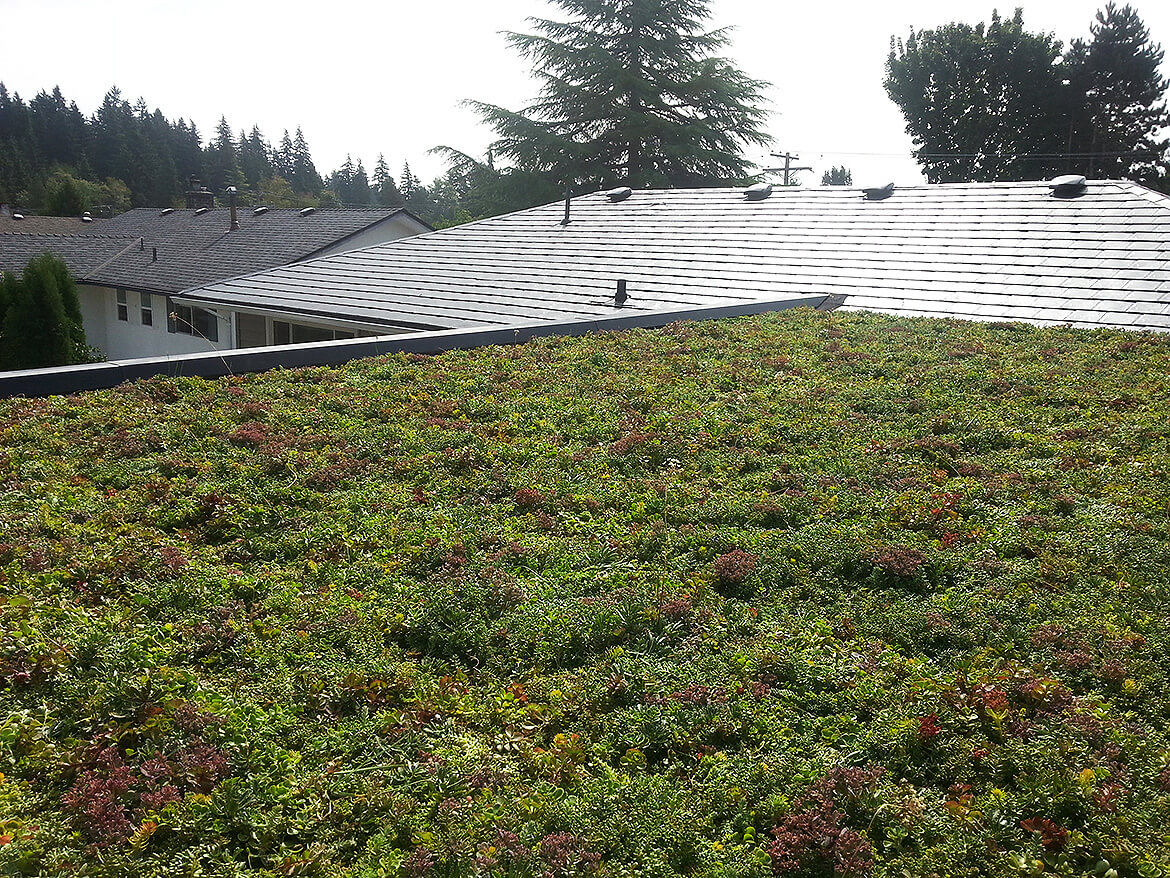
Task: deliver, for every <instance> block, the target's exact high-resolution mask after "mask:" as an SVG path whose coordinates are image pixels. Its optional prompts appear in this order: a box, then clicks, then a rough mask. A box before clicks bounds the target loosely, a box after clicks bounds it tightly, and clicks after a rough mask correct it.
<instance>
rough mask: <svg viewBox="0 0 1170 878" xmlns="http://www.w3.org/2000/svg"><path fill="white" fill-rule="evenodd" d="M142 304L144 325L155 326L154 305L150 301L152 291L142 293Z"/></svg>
mask: <svg viewBox="0 0 1170 878" xmlns="http://www.w3.org/2000/svg"><path fill="white" fill-rule="evenodd" d="M139 296H140V297H141V304H142V325H143V326H154V306H153V305H152V304H151V301H150V293H140V294H139Z"/></svg>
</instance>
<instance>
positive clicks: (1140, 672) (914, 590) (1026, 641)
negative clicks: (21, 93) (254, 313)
mask: <svg viewBox="0 0 1170 878" xmlns="http://www.w3.org/2000/svg"><path fill="white" fill-rule="evenodd" d="M1168 372H1170V340H1168V339H1166V338H1164V337H1161V336H1149V335H1136V334H1127V335H1122V334H1116V333H1106V332H1085V331H1072V330H1037V329H1030V328H1024V327H1020V326H1015V325H986V326H981V325H972V324H966V323H946V322H929V321H910V320H897V319H892V318H885V317H878V316H872V315H845V314H835V315H823V314H816V313H811V312H804V311H802V312H787V313H784V314H780V315H773V316H768V317H761V318H753V319H745V320H736V321H721V322H711V323H688V324H679V325H675V326H671V327H668V328H666V329H664V330H661V331H656V332H628V333H620V334H607V335H600V336H589V337H586V338H578V339H551V340H544V341H540V342H534V343H532V344H528V345H525V346H522V347H515V348H495V349H484V350H478V351H471V352H455V353H449V354H445V355H442V356H436V357H420V356H399V357H391V358H386V359H381V360H371V361H365V362H360V363H354V364H352V365H350V366H347V367H345V368H342V369H324V368H321V369H306V370H301V371H294V372H283V373H273V374H267V375H259V376H241V377H239V378H234V379H228V380H223V381H202V380H194V379H191V380H152V381H144V382H139V383H137V384H133V385H126V386H123V387H120V388H117V389H115V390H111V391H108V392H102V393H93V394H86V395H84V396H77V397H69V398H61V397H56V398H51V399H45V400H15V401H8V402H3V403H0V489H2V494H0V514H2V516H3V522H4V527H3V532H2V534H0V595H2V597H0V686H2V690H0V692H2V694H0V772H2V775H0V872H2V873H3V874H8V875H63V874H69V875H79V876H115V875H119V876H120V875H128V874H132V875H143V876H147V875H149V876H200V875H215V876H228V875H264V876H278V875H282V876H292V875H305V876H330V878H332V876H354V878H375V876H404V878H423V876H428V875H429V876H436V878H439V876H469V875H491V876H516V878H520V876H542V878H561V876H566V878H567V876H576V875H598V876H615V878H617V876H663V878H666V876H675V875H702V876H710V878H732V876H757V878H764V876H768V875H777V876H787V875H792V876H827V875H845V876H869V875H872V876H927V875H936V876H964V875H988V874H993V875H1020V876H1022V875H1040V874H1056V875H1070V876H1088V875H1097V876H1107V878H1117V876H1161V875H1167V874H1170V836H1168V830H1167V827H1170V733H1168V730H1167V722H1168V719H1170V695H1168V690H1167V674H1168V673H1170V657H1168V656H1170V649H1168V646H1170V644H1168V643H1167V633H1168V632H1167V611H1166V607H1167V599H1168V584H1170V539H1168V533H1167V528H1168V512H1170V479H1168V477H1167V472H1168V468H1170V441H1168V431H1170V393H1168V391H1170V381H1168V379H1167V377H1166V376H1167V374H1168Z"/></svg>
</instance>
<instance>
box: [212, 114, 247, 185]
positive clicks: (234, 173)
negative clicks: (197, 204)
mask: <svg viewBox="0 0 1170 878" xmlns="http://www.w3.org/2000/svg"><path fill="white" fill-rule="evenodd" d="M243 176H244V175H243V173H242V172H241V171H240V162H239V157H238V147H237V145H236V141H235V137H234V135H233V134H232V128H231V126H230V125H228V122H227V119H225V118H224V117H222V116H221V117H220V119H219V124H218V125H216V126H215V140H213V141H212V142H211V145H210V146H209V147H208V149H207V157H206V176H205V179H206V180H207V185H208V188H210V189H211V191H212V192H216V193H219V192H222V191H223V190H224V189H226V188H227V187H229V186H239V185H240V184H241V183H242V182H243Z"/></svg>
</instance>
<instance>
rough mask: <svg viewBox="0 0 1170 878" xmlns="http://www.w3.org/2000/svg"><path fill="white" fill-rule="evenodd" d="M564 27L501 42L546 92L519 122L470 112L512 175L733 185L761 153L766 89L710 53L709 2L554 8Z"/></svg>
mask: <svg viewBox="0 0 1170 878" xmlns="http://www.w3.org/2000/svg"><path fill="white" fill-rule="evenodd" d="M552 2H553V4H554V5H555V6H557V7H559V8H560V9H561V10H562V11H564V12H565V13H567V15H568V16H569V18H568V20H567V21H552V20H548V19H540V18H538V19H531V20H530V21H531V24H532V26H533V28H534V29H535V31H536V33H534V34H519V33H511V34H509V35H508V39H509V42H510V43H511V44H512V45H513V46H514V47H515V48H516V49H518V50H519V51H520V53H521V54H522V55H524V56H525V57H527V58H529V59H531V60H532V62H533V64H534V67H535V70H536V74H537V76H538V77H539V78H540V79H541V81H542V82H543V88H542V91H541V94H540V97H539V99H538V100H537V102H536V103H535V104H533V105H532V106H531V107H529V108H527V109H526V110H524V111H522V112H512V111H509V110H506V109H503V108H501V107H498V106H494V105H492V104H486V103H481V102H475V101H472V102H469V105H470V106H472V107H473V108H474V109H475V110H476V111H477V112H478V114H479V115H480V116H481V117H482V118H483V119H484V120H485V121H487V122H488V124H490V125H491V126H492V127H493V128H495V129H496V132H497V133H498V135H499V140H497V141H496V143H495V144H494V145H493V152H494V154H495V155H496V156H497V157H500V156H503V157H505V158H507V159H510V160H511V161H512V162H513V163H514V165H515V167H516V168H518V169H520V170H523V171H529V172H538V173H541V174H545V175H552V176H554V177H557V178H558V180H559V181H560V182H572V181H574V180H575V181H578V182H580V183H583V184H586V185H594V186H596V185H608V184H612V183H619V182H620V183H626V184H628V185H631V186H709V185H715V184H720V183H728V182H732V181H741V180H743V179H744V178H745V177H746V175H747V174H748V173H749V172H750V170H751V168H752V165H751V163H750V162H749V161H748V160H747V159H746V158H744V156H743V150H744V148H745V147H748V146H761V145H763V144H765V143H767V142H768V137H767V135H766V134H765V133H764V130H763V125H764V123H765V121H766V117H767V113H766V111H765V107H764V98H763V89H764V88H765V86H766V85H767V84H766V83H764V82H761V81H759V80H755V79H751V78H749V77H747V76H746V75H744V74H743V73H742V72H741V71H740V70H739V69H738V68H736V66H735V65H734V64H732V62H731V61H729V60H727V59H726V58H722V57H719V56H718V55H717V54H716V53H717V52H718V51H719V50H721V49H723V48H724V47H725V46H726V45H727V44H728V31H727V30H726V29H721V30H716V31H710V32H707V31H705V30H704V28H703V26H704V24H705V22H706V21H707V20H708V18H709V17H710V11H709V9H708V2H707V0H552Z"/></svg>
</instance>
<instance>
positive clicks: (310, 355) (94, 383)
mask: <svg viewBox="0 0 1170 878" xmlns="http://www.w3.org/2000/svg"><path fill="white" fill-rule="evenodd" d="M837 298H839V297H832V296H822V295H816V296H796V297H794V298H790V299H769V300H764V301H756V302H744V303H741V304H736V305H718V306H714V307H709V308H684V309H670V310H665V311H641V312H638V313H633V314H619V315H614V316H611V317H596V318H592V319H586V320H564V321H556V322H548V321H535V320H534V321H530V322H526V323H513V324H508V325H507V326H491V327H488V328H475V329H446V330H440V331H437V332H411V333H403V334H401V335H390V336H381V337H378V338H359V339H345V340H340V341H324V342H315V343H312V344H299V345H278V346H272V347H263V348H243V349H233V350H222V351H209V352H207V353H202V354H186V355H182V356H172V357H161V358H159V357H151V358H147V359H136V360H116V361H109V362H105V363H92V364H85V365H81V366H59V367H57V368H53V369H24V370H20V371H16V372H0V398H5V397H10V396H34V397H35V396H50V395H53V394H65V393H78V392H80V391H84V390H100V389H103V388H107V387H115V386H117V385H119V384H122V383H123V382H125V381H136V380H138V379H140V378H150V377H153V376H156V375H163V376H168V377H180V376H181V377H198V378H219V377H222V376H224V375H238V374H240V373H242V372H264V371H267V370H269V369H281V368H283V369H293V368H298V367H302V366H332V365H339V364H341V363H347V362H349V361H350V360H357V359H361V358H363V357H376V356H382V355H384V354H398V353H414V354H437V353H441V352H443V351H450V350H468V349H472V348H479V347H486V346H488V345H511V344H523V343H524V342H527V341H530V340H531V339H534V338H541V337H544V336H556V335H564V336H578V335H588V334H590V333H593V332H614V331H618V330H623V329H655V328H658V327H661V326H666V325H667V324H669V323H676V322H679V321H683V320H718V319H721V318H725V317H747V316H750V315H753V314H764V313H767V312H770V311H786V310H788V309H789V308H799V307H802V306H803V307H808V308H817V309H822V310H823V309H826V308H834V307H836V306H837V305H839V304H840V302H839V301H834V300H835V299H837Z"/></svg>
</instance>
